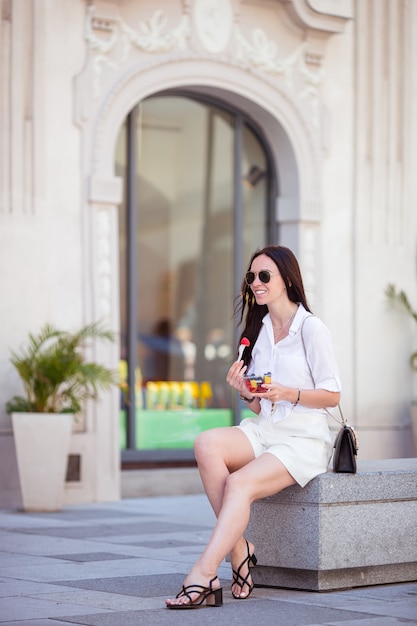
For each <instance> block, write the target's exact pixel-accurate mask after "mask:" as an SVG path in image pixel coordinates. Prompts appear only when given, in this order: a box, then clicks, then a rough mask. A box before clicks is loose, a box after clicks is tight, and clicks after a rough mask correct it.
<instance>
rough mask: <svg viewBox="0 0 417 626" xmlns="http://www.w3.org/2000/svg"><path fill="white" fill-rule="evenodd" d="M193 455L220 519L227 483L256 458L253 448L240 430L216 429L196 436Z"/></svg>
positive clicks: (210, 500)
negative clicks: (237, 471)
mask: <svg viewBox="0 0 417 626" xmlns="http://www.w3.org/2000/svg"><path fill="white" fill-rule="evenodd" d="M194 454H195V458H196V461H197V465H198V470H199V472H200V477H201V482H202V483H203V487H204V491H205V492H206V495H207V498H208V500H209V502H210V504H211V506H212V509H213V511H214V513H215V515H216V517H218V515H219V513H220V510H221V507H222V503H223V493H224V487H225V484H226V480H227V478H228V477H229V475H230V474H231V473H232V472H235V471H236V470H238V469H240V468H241V467H243V466H244V465H246V464H247V463H249V462H250V461H252V460H253V459H254V458H255V456H254V453H253V449H252V446H251V444H250V442H249V439H248V438H247V437H246V435H245V434H244V433H243V432H242V431H241V430H240V429H239V428H236V427H228V428H214V429H212V430H206V431H204V432H203V433H201V434H200V435H199V436H198V437H197V439H196V440H195V444H194Z"/></svg>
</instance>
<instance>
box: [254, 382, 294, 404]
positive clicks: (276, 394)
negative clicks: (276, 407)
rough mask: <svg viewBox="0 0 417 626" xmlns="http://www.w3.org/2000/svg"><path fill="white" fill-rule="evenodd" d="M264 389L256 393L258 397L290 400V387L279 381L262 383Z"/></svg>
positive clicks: (276, 400) (273, 400)
mask: <svg viewBox="0 0 417 626" xmlns="http://www.w3.org/2000/svg"><path fill="white" fill-rule="evenodd" d="M261 389H262V391H257V392H256V393H255V395H256V397H257V398H258V397H259V398H266V400H270V401H271V402H280V401H281V400H288V399H289V398H288V392H289V391H291V390H290V389H289V387H284V385H280V384H279V383H262V387H261Z"/></svg>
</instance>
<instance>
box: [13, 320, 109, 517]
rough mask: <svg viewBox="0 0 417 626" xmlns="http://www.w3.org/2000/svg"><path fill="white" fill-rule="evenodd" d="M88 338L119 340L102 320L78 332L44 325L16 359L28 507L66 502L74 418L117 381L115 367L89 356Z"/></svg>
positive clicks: (16, 415)
mask: <svg viewBox="0 0 417 626" xmlns="http://www.w3.org/2000/svg"><path fill="white" fill-rule="evenodd" d="M89 340H94V341H96V340H100V341H114V333H112V332H111V331H109V330H105V329H103V328H102V327H101V325H100V324H99V323H92V324H88V325H86V326H83V327H82V328H80V329H79V330H77V331H75V332H67V331H63V330H59V329H57V328H55V327H54V326H51V325H50V324H46V325H44V326H43V327H42V328H41V330H40V332H39V334H37V335H33V334H31V333H30V334H29V336H28V340H27V344H26V346H25V347H23V348H21V350H20V351H19V352H14V351H12V352H11V359H10V360H11V363H12V365H13V366H14V368H15V369H16V371H17V373H18V374H19V376H20V379H21V381H22V383H23V389H24V393H23V395H20V396H14V397H13V398H12V399H11V400H10V401H9V402H7V404H6V411H7V412H8V413H10V414H11V416H12V424H13V433H14V439H15V446H16V455H17V463H18V469H19V477H20V485H21V491H22V500H23V508H24V509H25V510H27V511H29V510H30V511H56V510H60V509H61V508H62V504H63V498H64V488H65V476H66V470H67V462H68V452H69V446H70V438H71V431H72V424H73V421H74V418H75V416H76V415H77V414H78V413H80V412H81V410H82V408H83V405H84V403H85V401H86V400H96V399H97V398H98V393H99V391H100V390H106V389H109V388H110V386H111V385H113V384H117V378H116V375H115V373H114V372H113V371H112V370H110V369H108V368H106V367H105V366H103V365H101V364H99V363H94V362H88V361H87V360H86V358H85V354H84V349H85V347H86V343H87V341H89Z"/></svg>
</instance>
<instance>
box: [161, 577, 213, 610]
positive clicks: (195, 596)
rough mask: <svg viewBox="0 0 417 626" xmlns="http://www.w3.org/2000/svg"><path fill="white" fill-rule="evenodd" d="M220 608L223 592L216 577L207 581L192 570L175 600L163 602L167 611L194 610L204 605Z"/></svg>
mask: <svg viewBox="0 0 417 626" xmlns="http://www.w3.org/2000/svg"><path fill="white" fill-rule="evenodd" d="M204 602H205V603H206V606H221V605H222V604H223V590H222V588H221V586H220V581H219V579H218V578H217V576H216V575H214V576H213V577H212V578H210V579H209V580H208V579H207V578H205V579H204V578H202V576H201V574H199V573H198V572H197V571H194V570H192V571H191V572H190V574H189V575H188V576H187V578H186V579H185V581H184V584H183V586H182V589H181V591H180V592H179V593H178V594H177V596H176V597H175V599H172V600H171V599H167V600H165V604H166V607H167V609H196V608H199V607H201V606H203V605H204Z"/></svg>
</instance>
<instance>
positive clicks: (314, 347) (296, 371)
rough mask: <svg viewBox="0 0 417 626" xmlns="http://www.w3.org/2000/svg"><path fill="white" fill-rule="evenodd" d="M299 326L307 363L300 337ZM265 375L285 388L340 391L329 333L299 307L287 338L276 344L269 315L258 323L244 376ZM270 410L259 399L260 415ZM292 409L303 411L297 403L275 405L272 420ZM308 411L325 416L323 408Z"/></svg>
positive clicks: (268, 406)
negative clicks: (258, 329)
mask: <svg viewBox="0 0 417 626" xmlns="http://www.w3.org/2000/svg"><path fill="white" fill-rule="evenodd" d="M304 320H305V323H304V324H303V321H304ZM302 325H303V330H302V336H303V338H304V345H305V348H306V353H307V359H308V362H307V360H306V354H305V351H304V348H303V343H302V338H301V326H302ZM310 369H311V373H312V375H311V373H310ZM267 372H271V375H272V381H273V382H278V383H280V384H281V385H285V386H286V387H294V388H295V389H326V390H327V391H336V392H340V391H341V383H340V377H339V370H338V367H337V363H336V358H335V355H334V350H333V343H332V338H331V335H330V331H329V329H328V328H327V326H325V324H324V323H323V322H322V321H321V320H320V319H319V318H318V317H316V316H313V315H311V314H310V313H309V312H308V311H306V309H305V308H304V307H303V305H302V304H299V306H298V311H297V312H296V314H295V317H294V319H293V321H292V324H291V326H290V329H289V332H288V335H287V337H285V339H282V340H281V341H279V342H278V343H275V342H274V330H273V328H272V321H271V317H270V315H269V313H268V314H267V315H266V316H265V317H264V319H263V320H262V328H261V330H260V332H259V335H258V338H257V340H256V342H255V345H254V347H253V351H252V360H251V363H250V364H249V367H248V373H249V374H251V373H253V374H256V375H257V376H261V375H262V374H265V373H267ZM271 409H272V403H271V402H270V400H266V399H265V398H262V399H261V414H263V415H268V416H270V415H271ZM292 410H295V411H305V410H307V409H306V408H305V407H303V406H302V405H301V404H298V405H297V406H296V407H295V408H294V407H293V405H292V403H291V402H287V401H281V402H278V403H276V404H275V408H274V411H273V413H274V417H273V419H274V421H278V420H280V419H284V418H285V417H286V416H287V415H288V414H289V413H290V412H291V411H292ZM308 411H309V412H311V411H318V412H320V413H324V414H325V415H327V414H326V412H325V411H324V409H311V408H308Z"/></svg>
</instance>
